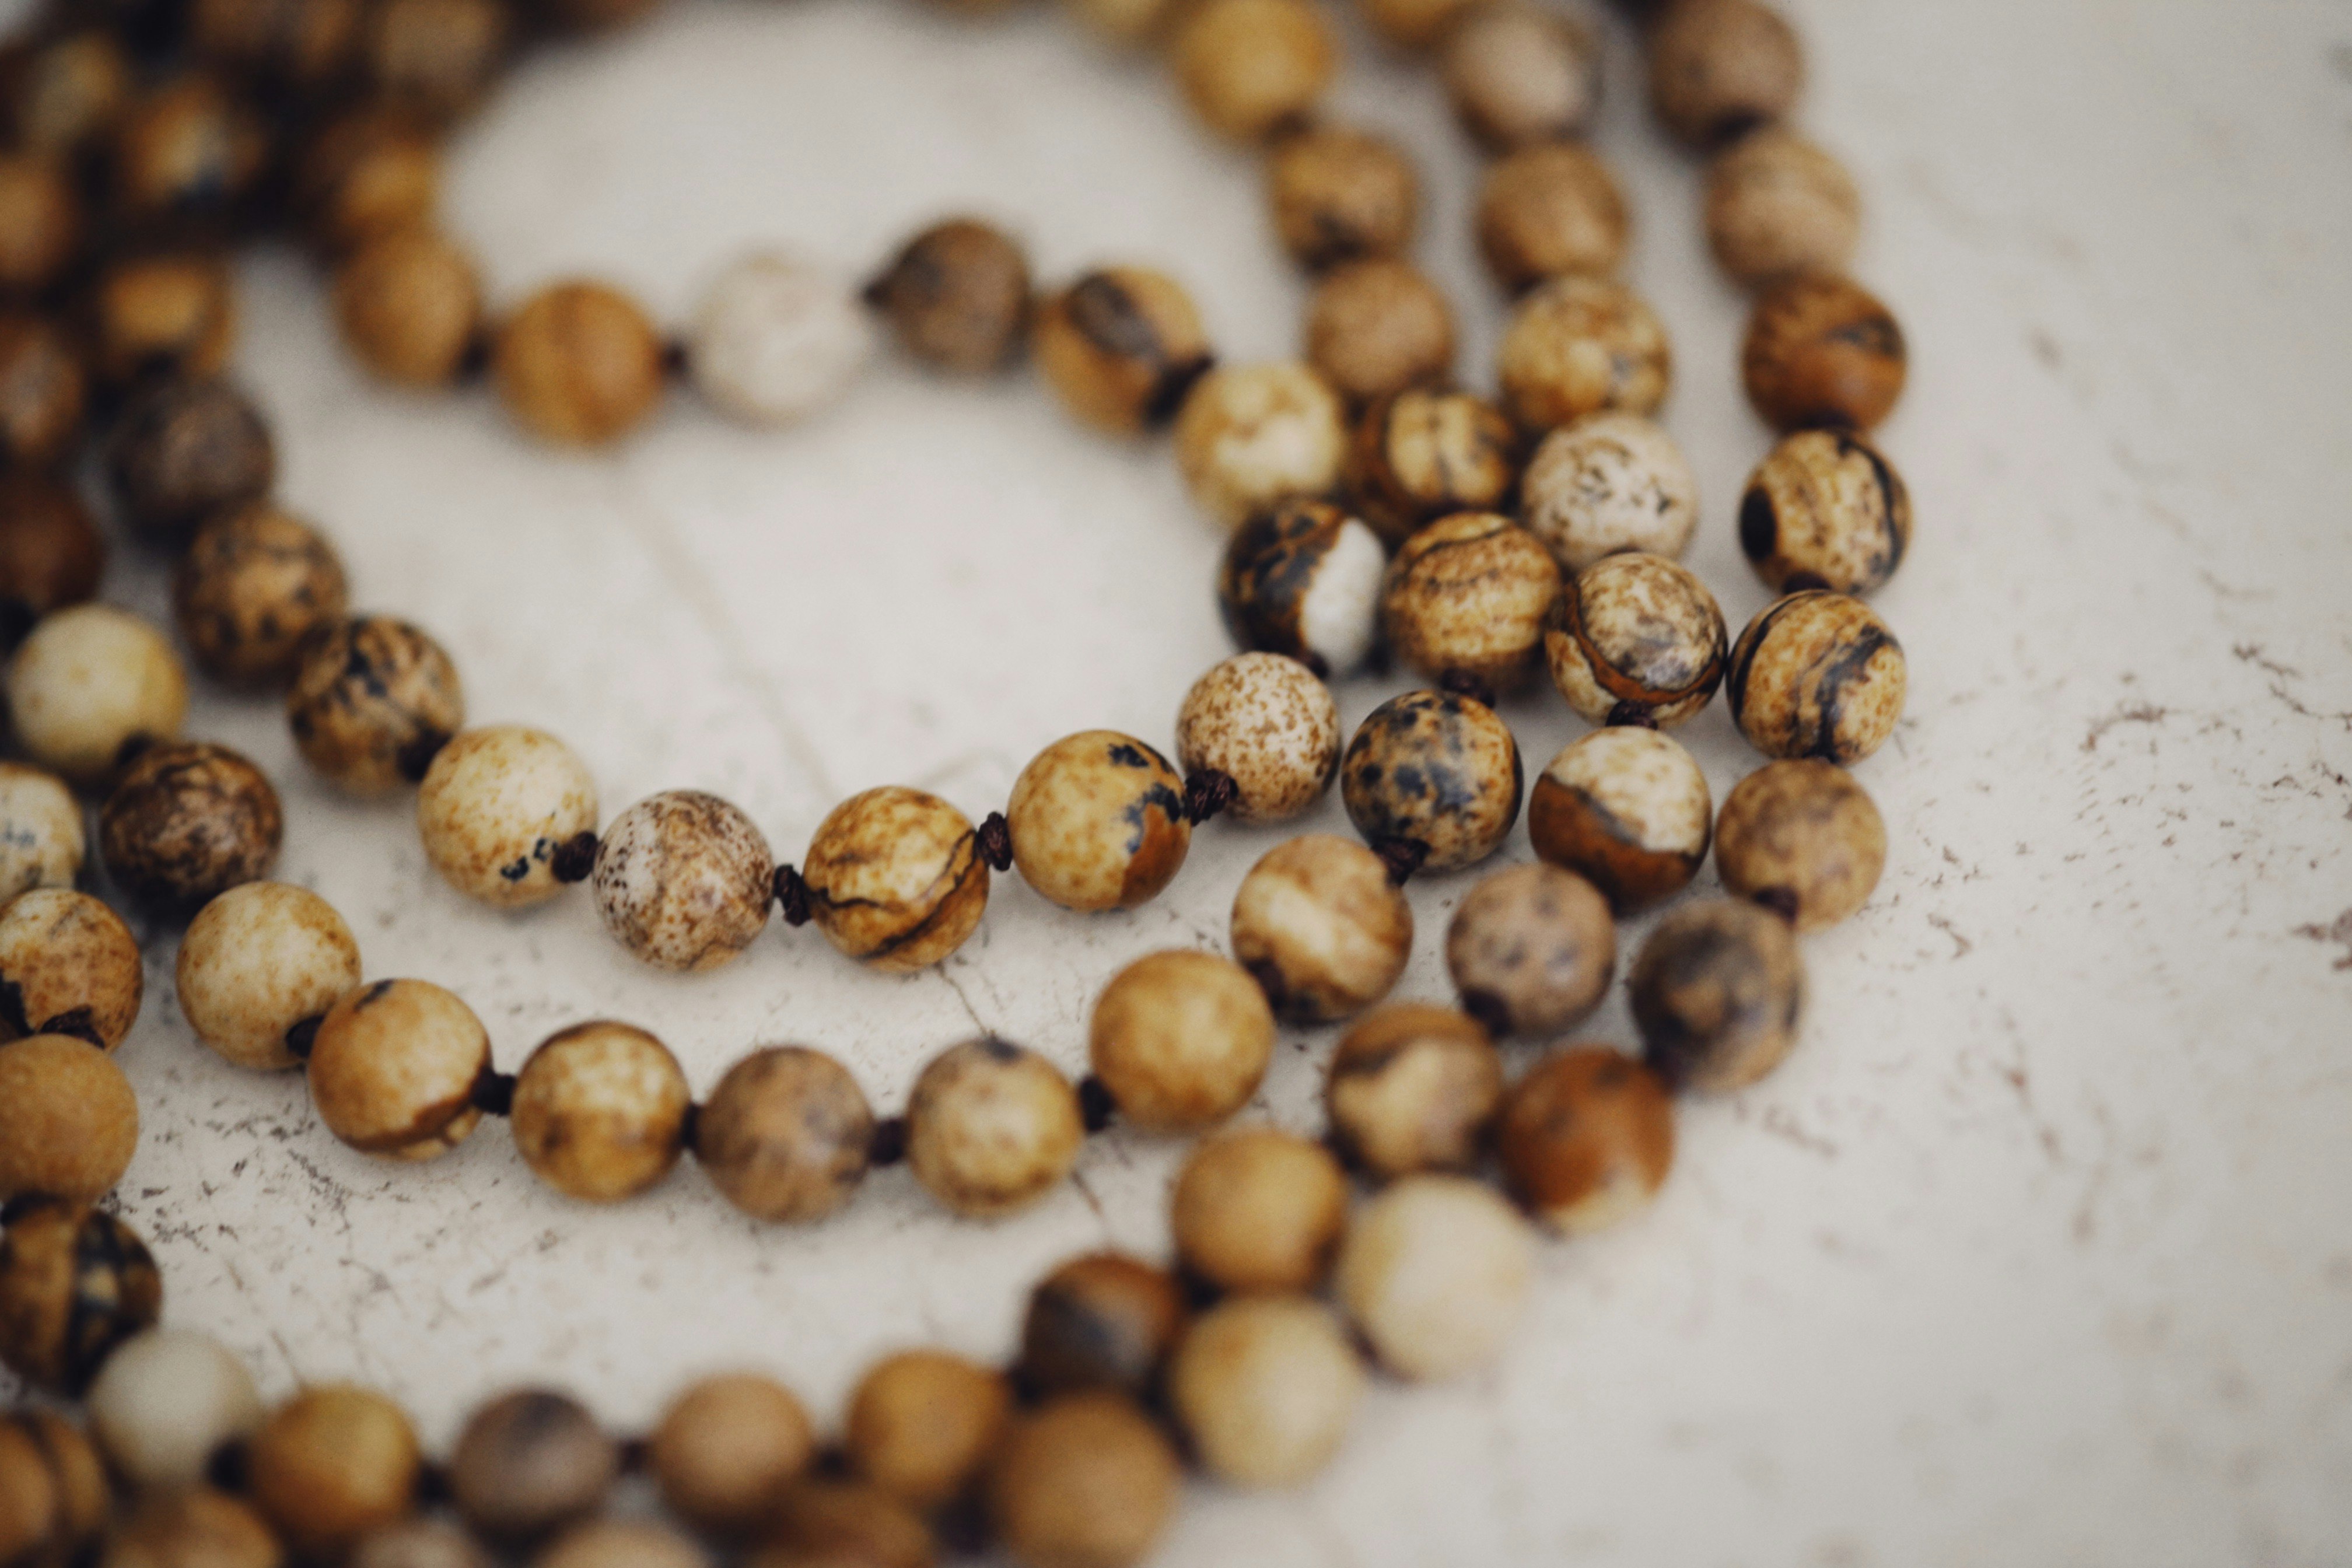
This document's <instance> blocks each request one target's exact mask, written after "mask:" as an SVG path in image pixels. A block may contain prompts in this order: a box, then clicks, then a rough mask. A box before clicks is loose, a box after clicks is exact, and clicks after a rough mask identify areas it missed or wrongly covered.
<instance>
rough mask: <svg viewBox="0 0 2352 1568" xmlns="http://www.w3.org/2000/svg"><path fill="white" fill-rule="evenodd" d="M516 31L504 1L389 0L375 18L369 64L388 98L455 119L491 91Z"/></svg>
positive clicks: (364, 63)
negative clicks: (490, 86)
mask: <svg viewBox="0 0 2352 1568" xmlns="http://www.w3.org/2000/svg"><path fill="white" fill-rule="evenodd" d="M513 31H514V17H513V15H512V13H511V12H510V11H509V9H508V7H507V6H506V5H504V4H502V3H501V0H384V3H383V5H379V6H377V7H376V9H375V11H374V13H373V15H372V16H370V17H369V18H368V24H367V30H366V34H365V36H364V37H363V39H362V44H361V69H362V73H363V74H364V75H365V77H366V79H367V81H368V84H369V86H371V87H372V88H373V89H375V92H376V94H377V96H379V97H380V98H382V99H383V100H385V101H386V102H388V103H391V104H393V105H394V106H396V107H398V108H401V109H404V110H413V111H415V112H416V113H418V114H422V115H425V116H426V117H428V118H430V119H434V120H446V119H450V118H453V117H455V116H457V115H459V114H463V113H464V112H465V111H466V110H469V109H471V108H473V107H474V105H475V104H476V103H478V102H479V101H480V100H481V98H482V95H483V94H484V93H485V92H486V91H487V90H488V88H489V85H490V83H491V82H492V80H494V79H496V78H497V76H498V73H499V70H500V69H501V68H503V67H504V66H505V64H506V57H507V47H508V44H509V40H510V38H511V36H512V34H513Z"/></svg>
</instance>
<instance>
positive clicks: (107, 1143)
mask: <svg viewBox="0 0 2352 1568" xmlns="http://www.w3.org/2000/svg"><path fill="white" fill-rule="evenodd" d="M138 1147H139V1101H138V1100H137V1098H136V1097H134V1096H133V1095H132V1094H131V1082H130V1080H129V1079H126V1078H124V1077H123V1076H122V1069H121V1068H119V1067H117V1066H115V1065H114V1058H111V1057H110V1056H108V1055H107V1054H106V1053H105V1052H104V1051H102V1050H100V1048H99V1047H96V1046H94V1045H91V1044H90V1043H89V1041H88V1040H83V1039H78V1038H76V1037H73V1036H71V1035H33V1036H29V1037H26V1038H24V1039H20V1040H16V1041H14V1042H12V1043H10V1044H8V1045H5V1046H0V1200H5V1199H7V1198H13V1197H17V1196H20V1195H23V1194H38V1195H41V1196H45V1197H53V1198H68V1199H76V1200H79V1201H83V1202H88V1201H89V1200H92V1199H95V1198H98V1197H100V1196H103V1195H104V1194H105V1193H106V1191H107V1189H108V1188H110V1187H111V1186H113V1185H114V1184H115V1183H116V1182H118V1181H121V1179H122V1173H123V1172H124V1171H125V1170H127V1169H129V1168H130V1165H131V1155H132V1153H134V1152H136V1151H137V1150H138Z"/></svg>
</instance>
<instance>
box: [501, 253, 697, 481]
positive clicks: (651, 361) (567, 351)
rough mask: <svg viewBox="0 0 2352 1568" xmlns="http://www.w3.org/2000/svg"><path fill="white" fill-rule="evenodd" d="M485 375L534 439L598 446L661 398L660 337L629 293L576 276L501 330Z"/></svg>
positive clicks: (534, 300)
mask: <svg viewBox="0 0 2352 1568" xmlns="http://www.w3.org/2000/svg"><path fill="white" fill-rule="evenodd" d="M490 374H491V376H492V379H493V380H494V381H495V382H496V383H497V384H498V389H499V399H500V400H501V401H502V402H504V403H505V404H506V405H507V412H508V413H509V414H511V415H513V416H514V417H515V419H516V421H517V423H519V424H520V425H521V426H523V427H524V428H525V429H527V430H529V431H530V432H531V433H532V434H533V435H535V436H537V437H540V438H541V439H542V440H546V441H552V442H554V443H556V444H558V445H559V446H571V447H601V446H604V445H605V444H606V443H607V442H611V441H614V440H617V439H619V438H620V437H623V436H625V435H626V434H627V433H628V432H629V431H631V430H633V429H635V427H636V426H637V425H639V424H640V423H641V422H643V420H644V419H645V417H646V416H647V415H648V414H651V413H652V412H653V409H654V405H655V404H656V403H657V402H659V401H660V400H661V393H662V347H661V338H660V335H659V334H658V333H656V331H654V325H653V323H652V322H651V321H647V320H646V313H645V311H643V310H640V309H639V308H638V307H637V304H636V302H635V300H631V299H630V298H629V297H628V296H627V295H625V294H623V293H620V292H619V291H618V290H616V289H608V288H606V287H604V285H603V284H601V283H592V282H586V281H583V280H579V279H572V280H570V281H566V282H561V283H554V284H551V285H549V286H548V287H546V288H544V289H541V290H540V291H539V292H538V293H536V294H534V295H532V296H531V297H530V299H529V300H525V301H524V302H523V304H522V307H521V308H520V310H516V311H515V313H514V314H513V315H511V316H509V317H508V318H507V319H506V321H504V322H502V323H501V324H500V325H499V330H498V338H497V342H495V343H494V344H493V346H492V348H491V351H490Z"/></svg>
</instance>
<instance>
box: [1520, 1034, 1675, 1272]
mask: <svg viewBox="0 0 2352 1568" xmlns="http://www.w3.org/2000/svg"><path fill="white" fill-rule="evenodd" d="M1497 1142H1498V1144H1499V1152H1500V1154H1501V1158H1502V1164H1503V1174H1504V1176H1505V1178H1506V1179H1507V1181H1508V1182H1509V1183H1510V1185H1511V1191H1512V1192H1513V1193H1515V1194H1517V1196H1518V1199H1519V1201H1520V1202H1521V1203H1523V1204H1525V1205H1527V1206H1528V1212H1529V1213H1531V1214H1533V1215H1535V1217H1536V1218H1538V1219H1539V1220H1542V1221H1544V1222H1545V1223H1546V1224H1548V1225H1549V1226H1552V1227H1553V1228H1554V1229H1556V1230H1560V1231H1565V1232H1567V1233H1568V1234H1569V1235H1571V1236H1581V1235H1585V1234H1587V1233H1589V1232H1591V1231H1596V1230H1600V1229H1601V1228H1603V1227H1604V1226H1610V1225H1612V1224H1614V1223H1616V1222H1617V1221H1618V1220H1621V1219H1622V1218H1624V1217H1625V1216H1626V1215H1630V1214H1632V1213H1633V1211H1634V1210H1636V1209H1638V1208H1640V1207H1642V1206H1643V1205H1645V1204H1647V1203H1648V1202H1649V1201H1650V1199H1651V1198H1652V1196H1654V1194H1656V1192H1657V1190H1658V1188H1659V1186H1660V1185H1661V1184H1664V1181H1665V1179H1666V1171H1667V1168H1668V1167H1669V1166H1671V1165H1672V1164H1673V1163H1674V1160H1675V1111H1674V1101H1673V1100H1671V1099H1669V1098H1668V1096H1667V1093H1666V1086H1665V1085H1664V1084H1663V1083H1661V1082H1659V1081H1658V1075H1657V1074H1655V1073H1654V1072H1652V1071H1651V1070H1650V1069H1649V1068H1645V1067H1643V1065H1642V1064H1641V1063H1640V1062H1637V1061H1635V1060H1633V1058H1631V1057H1628V1056H1626V1055H1624V1054H1623V1053H1622V1052H1620V1051H1616V1050H1612V1049H1611V1048H1610V1047H1606V1046H1578V1047H1570V1049H1568V1050H1564V1051H1561V1052H1559V1053H1558V1054H1557V1055H1554V1056H1550V1057H1548V1058H1545V1059H1544V1060H1543V1062H1542V1063H1540V1064H1539V1065H1538V1067H1537V1068H1535V1069H1534V1070H1533V1071H1531V1072H1529V1073H1528V1076H1527V1077H1525V1078H1523V1079H1520V1080H1519V1081H1518V1083H1517V1085H1515V1086H1514V1087H1513V1088H1512V1089H1511V1098H1510V1101H1509V1103H1508V1104H1507V1105H1506V1106H1505V1107H1504V1108H1503V1120H1502V1127H1501V1134H1500V1137H1499V1138H1498V1140H1497Z"/></svg>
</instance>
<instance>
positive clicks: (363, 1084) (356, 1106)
mask: <svg viewBox="0 0 2352 1568" xmlns="http://www.w3.org/2000/svg"><path fill="white" fill-rule="evenodd" d="M489 1066H490V1037H489V1036H488V1034H486V1033H485V1032H484V1031H483V1029H482V1022H481V1020H480V1019H478V1018H477V1017H475V1016H474V1013H473V1009H471V1008H469V1007H467V1005H465V1004H464V1003H463V1002H460V1001H459V1000H457V997H455V996H453V995H451V994H449V993H448V992H446V991H444V990H442V989H441V987H439V986H438V985H435V984H431V983H430V982H428V981H424V980H379V981H377V982H376V983H375V984H373V985H364V986H362V987H360V988H359V989H357V990H355V991H349V992H346V993H344V994H343V995H342V997H341V999H340V1000H338V1001H337V1002H336V1003H335V1005H333V1006H332V1007H330V1008H328V1009H327V1016H325V1017H324V1018H321V1019H320V1021H319V1032H318V1034H317V1036H316V1037H314V1038H313V1039H312V1041H311V1045H310V1100H311V1102H312V1103H313V1104H315V1105H316V1106H318V1108H319V1120H320V1121H323V1122H325V1123H326V1124H327V1130H328V1131H331V1132H332V1133H333V1134H334V1135H335V1136H336V1137H338V1138H340V1139H341V1140H342V1141H343V1142H346V1143H348V1144H350V1145H351V1146H352V1148H354V1149H357V1150H359V1151H360V1152H362V1153H368V1154H383V1155H386V1156H389V1157H390V1158H393V1159H396V1160H430V1159H432V1158H433V1157H434V1156H436V1155H438V1154H446V1153H447V1152H449V1151H450V1150H452V1149H454V1148H456V1147H457V1145H458V1144H460V1143H462V1142H465V1141H466V1139H467V1137H468V1136H470V1135H471V1134H472V1132H473V1131H474V1129H475V1127H476V1126H477V1125H478V1123H479V1122H480V1121H481V1120H482V1113H481V1111H480V1110H478V1109H477V1108H476V1107H475V1105H474V1086H475V1085H476V1084H477V1083H478V1082H479V1081H480V1079H481V1077H482V1075H483V1074H484V1073H485V1072H487V1071H488V1070H489Z"/></svg>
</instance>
